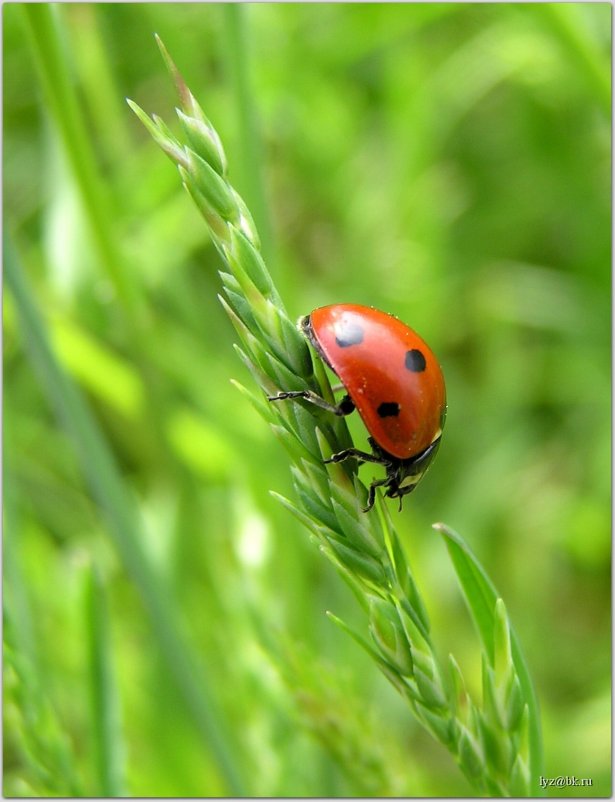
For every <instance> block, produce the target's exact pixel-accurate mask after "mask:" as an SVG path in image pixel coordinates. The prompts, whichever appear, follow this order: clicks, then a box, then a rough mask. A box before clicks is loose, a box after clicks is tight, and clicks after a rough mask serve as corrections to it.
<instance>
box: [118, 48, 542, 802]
mask: <svg viewBox="0 0 615 802" xmlns="http://www.w3.org/2000/svg"><path fill="white" fill-rule="evenodd" d="M159 46H160V49H161V52H162V54H163V57H164V59H165V62H166V64H167V67H168V68H169V70H170V72H171V75H172V77H173V80H174V82H175V84H176V86H177V88H178V92H179V95H180V103H181V110H180V111H179V112H178V114H179V119H180V123H181V129H182V134H183V137H184V138H185V140H186V142H181V141H180V140H178V139H177V138H176V137H175V136H174V135H173V134H171V133H170V132H169V130H168V129H167V128H166V127H164V126H162V125H160V124H157V123H156V122H155V121H154V122H152V121H151V120H150V119H149V118H148V117H147V116H146V115H145V113H144V112H143V111H142V110H141V109H140V108H139V107H138V106H136V104H134V103H132V102H131V103H130V106H131V108H132V109H133V111H135V113H136V114H137V116H138V117H139V119H140V120H141V121H142V122H143V123H144V124H145V126H146V127H147V129H148V130H149V131H150V133H151V134H152V136H153V138H154V139H155V141H156V142H157V143H158V144H159V145H160V147H161V148H162V149H163V150H164V151H165V153H166V154H167V155H169V156H171V158H173V159H174V160H175V161H176V163H177V166H178V168H179V171H180V174H181V178H182V181H183V182H184V184H185V186H186V188H187V190H188V192H189V194H190V196H191V197H192V198H193V200H194V201H195V203H196V204H197V206H198V207H199V209H200V210H201V212H202V213H203V217H204V219H205V221H206V223H207V225H208V227H209V232H210V235H211V237H212V240H213V242H214V244H215V245H216V247H217V248H218V250H219V252H220V254H221V255H222V257H223V259H224V260H225V262H226V265H227V268H228V272H226V271H223V272H221V273H220V276H221V280H222V285H223V291H224V296H225V299H221V300H222V304H223V306H224V308H225V310H226V311H227V313H228V315H229V317H230V319H231V321H232V322H233V325H234V327H235V329H236V331H237V333H238V335H239V337H240V339H241V341H242V344H243V347H242V348H241V349H240V355H241V358H242V360H243V361H244V362H245V363H246V365H247V366H248V368H249V369H250V371H251V373H252V376H253V377H254V379H255V380H256V382H257V383H258V384H259V385H260V387H261V390H262V392H263V393H264V394H265V395H268V394H271V393H272V392H273V391H275V390H277V389H280V390H291V389H305V388H309V389H311V390H313V391H315V392H318V393H320V394H321V395H323V396H324V397H325V398H331V389H330V386H329V384H328V381H327V379H326V376H325V372H324V369H323V367H322V365H320V363H319V362H318V360H313V359H312V357H311V354H310V351H309V349H308V347H307V345H306V342H305V340H304V338H303V336H302V335H301V333H300V332H299V331H298V330H297V328H296V326H295V324H294V322H293V321H291V320H290V318H289V317H288V314H287V312H286V310H285V309H284V306H283V304H282V302H281V299H280V297H279V294H278V292H277V290H276V288H275V285H274V283H273V280H272V278H271V276H270V274H269V272H268V271H267V268H266V265H265V262H264V260H263V258H262V255H261V253H260V245H259V238H258V234H257V232H256V231H255V229H254V224H253V221H252V217H251V215H250V213H249V210H248V209H247V208H246V205H245V203H244V202H243V201H242V200H241V198H240V197H239V196H238V194H237V192H236V191H235V190H234V188H233V187H232V185H231V184H230V183H229V180H228V177H227V168H226V164H227V161H226V156H225V154H224V150H223V147H222V144H221V142H220V138H219V136H218V135H217V133H216V131H215V129H214V128H213V126H212V125H211V123H210V122H209V120H207V118H206V117H205V115H204V113H203V111H202V110H201V108H200V106H199V105H198V104H197V102H196V100H195V99H194V96H193V95H192V93H191V92H190V90H189V89H188V87H187V85H186V83H185V81H184V80H183V78H182V77H181V75H180V74H179V71H178V70H177V68H176V67H175V65H174V63H173V61H172V60H171V58H170V56H169V54H168V52H167V51H166V49H165V48H164V46H163V45H162V43H161V42H160V41H159ZM243 392H245V391H243ZM249 395H251V393H250V394H249ZM252 402H253V404H254V406H255V408H256V409H257V410H258V411H259V412H261V414H263V416H264V417H265V419H266V420H267V421H268V423H270V424H271V426H272V429H273V431H274V433H275V434H276V436H277V437H278V438H279V440H280V441H281V442H282V444H283V446H284V449H285V451H286V452H287V453H288V455H289V457H290V460H291V463H292V468H291V470H292V475H293V479H294V485H295V490H296V495H297V501H291V500H289V499H286V498H284V497H282V496H280V495H279V494H277V493H273V495H274V496H275V497H276V498H278V499H279V501H280V502H281V503H282V504H283V505H284V506H285V507H286V508H287V509H288V510H289V512H291V513H292V514H293V515H294V516H295V517H296V518H297V519H298V520H299V521H300V522H301V523H302V524H304V525H305V526H306V528H307V529H309V530H310V531H311V532H312V533H313V535H314V537H315V538H316V540H317V541H318V543H319V544H320V548H321V550H322V551H323V553H324V554H325V555H326V556H327V557H328V559H330V560H331V561H332V562H333V563H334V564H335V565H336V567H337V568H338V569H339V571H340V572H341V573H342V575H343V576H344V577H345V578H346V579H347V580H348V582H349V583H350V584H351V586H352V588H353V590H354V592H355V594H356V595H357V597H358V599H359V601H360V603H361V606H362V607H363V609H365V610H366V612H367V618H368V625H367V626H368V631H369V632H370V634H371V643H370V642H368V641H367V639H366V638H364V637H363V636H362V635H360V634H359V633H357V632H354V631H353V630H350V629H349V628H348V627H347V625H345V624H344V623H343V622H341V621H340V620H339V619H337V618H336V617H335V616H333V615H331V618H332V620H334V621H335V622H336V623H337V624H338V625H339V626H340V627H341V628H342V629H344V630H345V631H347V632H348V633H349V634H350V635H351V636H352V637H353V638H354V639H355V640H356V641H357V643H359V644H360V645H361V646H362V648H364V649H365V650H366V651H367V653H368V654H369V655H370V656H371V657H372V658H373V659H374V661H375V662H376V664H377V665H378V667H379V668H380V669H381V670H382V671H383V673H384V674H385V676H386V677H387V678H388V679H389V681H390V682H391V683H392V684H393V685H394V686H395V688H397V690H398V691H399V692H400V693H401V694H402V696H403V697H404V698H405V699H406V700H407V701H408V703H409V706H410V708H411V710H412V711H413V712H414V714H415V716H416V717H417V719H418V721H419V722H420V723H421V724H422V725H423V726H424V727H425V729H426V730H427V731H429V732H430V733H431V734H432V735H433V736H434V737H435V738H436V739H437V740H438V741H439V742H440V743H441V744H443V745H444V747H445V748H446V749H447V750H449V751H450V753H451V754H452V756H453V758H454V759H455V760H456V761H457V763H458V764H459V766H460V768H461V770H462V771H463V773H464V774H465V776H466V777H467V778H468V779H469V781H470V782H471V783H472V784H473V786H474V788H475V789H476V790H477V792H479V793H483V794H484V793H490V792H495V791H497V792H498V793H503V794H507V793H511V792H512V790H513V788H514V789H515V791H516V792H517V793H521V794H525V795H529V794H538V793H540V789H539V787H538V781H537V778H538V774H539V772H540V765H541V764H540V741H539V737H537V734H538V736H539V724H538V709H537V705H536V701H535V698H534V696H533V690H532V687H531V682H530V680H529V675H528V674H527V671H526V669H525V664H524V662H523V658H522V656H521V653H520V650H519V648H518V644H516V641H515V640H514V636H513V635H512V634H511V630H510V625H509V622H508V617H507V614H506V610H505V608H504V606H503V604H502V603H501V601H499V600H498V597H497V594H496V593H495V591H494V590H493V587H492V585H491V583H490V581H489V579H488V578H487V577H486V575H485V574H484V572H483V571H482V569H481V567H480V565H479V564H478V563H477V561H476V559H475V558H474V557H473V555H472V554H471V552H470V550H469V548H468V547H467V545H466V544H465V543H464V541H463V540H462V539H461V537H460V536H459V535H457V534H456V533H454V532H452V530H450V529H448V528H447V527H445V526H444V525H443V524H440V525H437V528H438V530H439V531H440V532H441V533H442V535H443V537H444V540H445V543H446V546H447V548H448V551H449V554H450V557H451V560H452V563H453V566H454V567H455V570H456V572H457V575H458V577H459V579H460V584H461V586H462V590H463V592H464V595H465V596H466V600H467V601H468V606H469V609H470V613H471V615H472V617H473V619H474V621H475V623H476V625H477V629H478V632H479V635H480V637H481V642H482V647H483V664H484V669H483V681H484V684H483V687H484V699H483V703H482V706H480V705H478V704H475V703H474V702H472V700H471V699H470V697H469V696H468V694H467V691H466V685H465V682H464V680H463V676H462V674H461V671H460V670H459V667H458V666H457V664H456V663H455V662H454V660H453V659H452V658H451V661H450V666H446V664H445V665H444V666H443V665H441V662H440V658H439V657H438V654H437V652H436V650H435V648H434V644H433V642H432V638H431V634H430V629H429V621H428V616H427V611H426V608H425V605H424V603H423V601H422V599H421V596H420V594H419V591H418V589H417V583H416V581H415V579H414V576H413V573H412V568H411V566H410V565H409V563H408V560H407V557H406V555H405V554H404V551H403V548H402V545H401V543H400V540H399V537H398V535H397V533H396V532H395V528H394V526H393V523H392V520H391V517H390V515H389V511H388V510H387V509H386V508H385V507H384V506H383V505H382V500H381V499H379V501H378V503H377V505H376V508H375V509H373V510H372V511H371V512H370V513H367V514H366V513H364V512H363V511H362V506H363V504H364V501H365V498H366V496H367V490H366V488H365V487H364V485H363V484H362V482H361V481H360V479H359V478H358V476H357V471H358V464H357V463H356V462H354V463H352V462H351V463H344V464H331V465H325V464H324V463H323V461H322V460H323V458H324V457H327V456H329V455H330V454H331V453H333V452H335V451H339V450H342V449H343V448H346V447H348V446H349V445H350V436H349V433H348V429H347V427H346V424H345V422H344V421H343V420H342V419H335V420H332V416H330V415H328V413H326V412H324V411H322V410H319V409H316V408H314V407H313V406H312V405H309V404H305V403H303V402H299V403H284V402H282V403H276V404H275V405H270V406H268V407H267V408H266V409H265V405H264V403H261V402H260V401H258V400H257V399H255V398H253V399H252ZM450 672H452V682H451V683H445V682H444V680H443V678H444V677H445V676H447V677H448V676H449V674H450ZM451 685H452V689H451V687H450V686H451Z"/></svg>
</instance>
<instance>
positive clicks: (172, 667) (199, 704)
mask: <svg viewBox="0 0 615 802" xmlns="http://www.w3.org/2000/svg"><path fill="white" fill-rule="evenodd" d="M4 271H5V278H6V282H7V286H8V287H9V289H10V290H11V293H12V295H13V298H14V300H15V305H16V309H17V314H18V317H19V320H20V324H21V328H22V331H23V333H24V340H25V342H26V345H27V347H28V349H29V351H30V354H31V358H32V361H33V363H34V366H35V368H36V369H37V370H38V372H39V375H40V377H41V380H42V382H43V385H44V387H45V390H46V392H47V394H48V397H49V399H50V401H51V402H52V403H53V405H54V406H55V409H56V412H57V414H58V417H59V418H60V420H61V421H62V423H63V424H64V427H65V429H66V431H67V432H68V434H69V435H70V437H71V439H72V442H73V445H74V447H75V449H76V451H77V456H78V458H79V460H80V463H81V466H82V469H83V472H84V475H85V477H86V480H87V482H88V484H89V486H90V489H91V492H92V495H93V497H94V499H95V500H96V502H97V503H98V505H99V507H100V509H101V511H102V513H103V516H104V518H105V520H106V522H107V531H108V534H109V536H110V537H111V539H112V541H113V543H114V545H115V547H116V549H117V551H118V554H119V556H120V559H121V561H122V562H123V564H124V567H125V569H126V571H127V572H128V574H129V575H130V576H131V577H132V580H133V581H134V583H135V585H136V587H137V589H138V590H139V592H140V594H141V597H142V600H143V603H144V606H145V609H146V611H147V613H148V615H149V617H150V619H151V622H152V629H153V632H154V634H155V636H156V637H157V638H158V640H159V643H160V647H161V652H162V655H163V657H164V659H165V661H166V663H167V667H168V670H169V673H170V675H171V677H172V679H173V681H174V682H175V684H176V686H177V689H178V692H179V693H180V695H181V697H182V698H183V700H184V702H185V705H186V709H187V711H188V713H189V715H191V717H192V719H193V721H194V723H195V725H196V726H197V728H198V729H199V731H200V732H201V734H202V736H203V738H204V740H205V741H206V743H207V744H208V746H209V747H210V748H211V751H212V753H213V755H214V756H215V758H216V760H217V763H218V766H219V769H220V773H221V775H222V776H223V777H224V779H225V781H226V783H227V785H228V789H229V791H230V792H231V794H233V795H241V792H242V788H243V782H242V780H241V776H240V772H239V769H238V767H237V765H236V757H235V751H234V749H233V748H232V747H231V744H230V741H229V736H228V734H227V728H226V724H225V722H224V720H223V718H222V714H221V713H220V711H219V710H218V709H217V704H216V703H215V699H214V697H213V695H212V693H211V691H210V690H209V681H208V677H207V675H206V673H205V670H204V667H203V666H202V665H201V664H199V663H198V661H197V660H196V656H195V655H194V653H193V651H192V649H191V648H190V647H189V645H188V643H187V642H186V640H185V638H184V636H183V633H182V632H181V630H180V628H179V622H178V621H177V620H176V618H175V616H174V615H173V610H172V605H171V602H170V599H169V598H168V595H167V593H166V590H165V588H164V586H163V585H162V583H161V582H160V581H159V580H158V578H157V576H156V574H155V572H154V570H153V569H152V567H151V565H150V563H149V561H148V559H147V557H146V555H145V552H144V551H143V548H142V547H141V540H142V538H141V534H140V529H141V526H140V520H139V517H138V515H137V513H136V510H135V509H134V506H133V503H132V501H131V499H130V497H129V495H128V494H127V492H126V489H125V487H124V485H123V483H122V479H121V476H120V474H119V472H118V469H117V467H116V464H115V460H114V458H113V455H112V453H111V451H110V449H109V448H108V446H107V443H106V441H105V439H104V438H103V436H102V434H101V432H100V430H99V428H98V426H97V424H96V421H95V420H94V418H93V416H92V414H91V412H90V409H89V407H88V406H87V405H86V403H85V401H84V399H83V397H82V396H81V394H80V393H79V391H78V389H77V387H76V386H75V385H74V384H73V382H72V381H71V380H70V379H69V377H68V376H67V375H66V374H65V372H64V371H63V369H62V367H61V366H60V364H59V363H58V361H57V359H56V357H55V354H54V352H53V350H52V349H51V346H50V344H49V339H48V337H47V333H46V330H45V325H44V323H43V321H42V319H41V317H40V314H39V312H38V310H37V308H36V306H35V304H34V301H33V298H32V295H31V293H30V290H29V288H28V286H27V283H26V281H25V278H24V276H23V274H22V271H21V268H20V265H19V264H18V261H17V257H16V254H15V252H14V251H13V249H12V247H11V245H10V243H9V242H8V238H7V237H5V243H4Z"/></svg>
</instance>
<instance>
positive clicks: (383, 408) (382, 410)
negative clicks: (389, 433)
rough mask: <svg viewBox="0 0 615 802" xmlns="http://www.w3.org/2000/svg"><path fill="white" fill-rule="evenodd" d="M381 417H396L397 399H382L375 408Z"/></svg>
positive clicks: (397, 412) (397, 413)
mask: <svg viewBox="0 0 615 802" xmlns="http://www.w3.org/2000/svg"><path fill="white" fill-rule="evenodd" d="M376 411H377V413H378V415H379V416H380V417H381V418H396V417H397V416H398V415H399V404H398V403H397V401H383V402H382V404H380V406H379V407H378V409H377V410H376Z"/></svg>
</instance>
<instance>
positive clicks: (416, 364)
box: [406, 348, 427, 373]
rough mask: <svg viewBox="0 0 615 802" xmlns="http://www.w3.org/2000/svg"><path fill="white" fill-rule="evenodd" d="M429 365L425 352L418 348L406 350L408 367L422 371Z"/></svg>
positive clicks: (415, 371)
mask: <svg viewBox="0 0 615 802" xmlns="http://www.w3.org/2000/svg"><path fill="white" fill-rule="evenodd" d="M426 366H427V362H425V357H424V356H423V353H422V352H421V351H419V350H418V348H413V349H412V350H411V351H406V368H407V369H408V370H411V371H412V372H413V373H422V372H423V371H424V370H425V368H426Z"/></svg>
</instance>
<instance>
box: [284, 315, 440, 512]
mask: <svg viewBox="0 0 615 802" xmlns="http://www.w3.org/2000/svg"><path fill="white" fill-rule="evenodd" d="M299 328H300V329H301V331H302V332H303V334H304V335H305V337H306V338H307V340H308V341H309V342H310V344H311V345H312V347H313V348H314V350H315V351H316V353H317V354H318V355H319V356H320V357H321V358H322V359H323V360H324V362H325V363H326V364H327V365H328V366H329V367H330V368H331V370H332V371H333V372H334V373H335V374H336V376H337V377H338V378H339V379H340V381H341V383H342V385H343V387H344V389H345V390H346V395H345V396H344V397H343V398H342V399H341V401H340V402H339V403H338V404H336V405H334V404H329V403H328V402H327V401H325V399H324V398H321V397H320V396H318V395H316V393H313V392H311V391H310V390H300V391H292V392H280V393H278V394H277V395H274V396H269V397H268V398H269V401H282V400H284V399H287V398H301V399H303V400H305V401H309V402H310V403H312V404H315V405H316V406H318V407H321V408H322V409H326V410H328V411H329V412H332V413H333V414H335V415H349V414H350V413H351V412H352V411H353V410H355V409H356V410H358V412H359V415H360V416H361V418H362V420H363V423H364V424H365V427H366V428H367V431H368V432H369V435H370V436H369V438H368V442H369V444H370V446H371V449H372V452H371V454H370V453H367V452H365V451H360V450H359V449H357V448H347V449H345V450H344V451H340V452H339V453H337V454H333V455H332V456H331V457H330V458H329V459H327V460H325V462H343V461H344V460H346V459H349V458H356V459H358V460H359V461H360V462H359V464H361V463H362V462H372V463H376V464H377V465H382V466H383V467H384V469H385V470H386V476H385V478H384V479H375V480H374V481H373V482H372V483H371V485H370V488H369V494H368V498H367V507H366V508H365V512H367V511H368V510H371V508H372V507H373V506H374V502H375V499H376V488H377V487H383V488H386V492H385V496H386V497H387V498H399V508H400V510H401V505H402V499H403V496H405V495H407V494H408V493H411V492H412V491H413V490H414V488H415V487H416V486H417V484H418V483H419V481H420V480H421V478H422V477H423V475H424V474H425V472H426V470H427V468H428V467H429V465H430V463H431V461H432V459H433V458H434V456H435V454H436V452H437V450H438V446H439V445H440V438H441V436H442V428H443V426H444V420H445V417H446V390H445V386H444V377H443V375H442V370H441V368H440V365H439V364H438V361H437V359H436V357H435V356H434V354H433V353H432V351H431V349H430V348H429V346H428V345H427V343H426V342H425V341H424V340H422V339H421V337H419V335H418V334H417V333H416V332H415V331H413V330H412V329H411V328H410V327H409V326H406V324H405V323H402V322H401V320H398V319H397V318H396V317H393V315H389V314H387V313H386V312H381V311H379V310H378V309H374V308H373V307H370V306H359V305H357V304H333V305H331V306H323V307H320V308H319V309H315V310H314V311H313V312H312V313H311V314H309V315H306V316H305V317H303V318H302V319H301V320H300V321H299Z"/></svg>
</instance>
